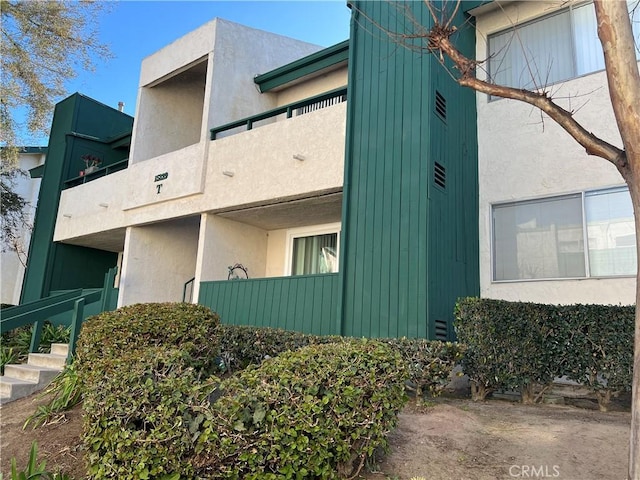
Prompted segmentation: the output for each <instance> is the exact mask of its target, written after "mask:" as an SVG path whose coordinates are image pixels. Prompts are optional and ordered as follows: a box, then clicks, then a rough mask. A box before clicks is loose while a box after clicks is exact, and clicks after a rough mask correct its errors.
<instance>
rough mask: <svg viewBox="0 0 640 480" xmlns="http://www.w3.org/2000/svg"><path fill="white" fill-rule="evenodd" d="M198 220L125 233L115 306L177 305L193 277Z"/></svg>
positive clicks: (136, 229)
mask: <svg viewBox="0 0 640 480" xmlns="http://www.w3.org/2000/svg"><path fill="white" fill-rule="evenodd" d="M197 220H199V219H196V221H194V219H185V220H174V221H171V222H164V223H157V224H154V225H147V226H143V227H131V228H128V229H127V234H126V240H125V245H124V253H123V259H122V272H121V275H120V293H119V298H118V306H119V307H121V306H124V305H131V304H134V303H143V302H178V301H181V300H182V293H183V287H184V284H185V282H187V281H188V280H190V279H191V278H193V277H194V276H195V270H196V253H197V248H198V234H199V221H197Z"/></svg>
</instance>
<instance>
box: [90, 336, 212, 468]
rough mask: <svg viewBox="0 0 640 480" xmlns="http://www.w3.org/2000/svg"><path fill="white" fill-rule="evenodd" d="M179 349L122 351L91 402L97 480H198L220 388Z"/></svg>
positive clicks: (92, 388) (96, 387) (92, 465)
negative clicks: (197, 444) (201, 437)
mask: <svg viewBox="0 0 640 480" xmlns="http://www.w3.org/2000/svg"><path fill="white" fill-rule="evenodd" d="M193 363H196V362H194V359H193V358H191V357H190V356H189V354H188V353H186V352H185V351H182V350H181V349H180V348H176V347H174V346H152V347H147V348H146V349H145V348H142V349H132V350H131V351H128V352H122V354H121V356H120V357H119V358H117V359H113V361H112V362H111V363H110V365H109V367H110V368H109V370H108V371H107V372H105V377H104V380H103V381H102V382H101V383H100V384H98V385H96V384H91V385H88V388H87V390H86V391H85V395H84V403H83V408H84V411H85V416H84V424H83V440H84V444H85V447H86V450H87V454H86V458H87V461H88V464H89V467H88V475H89V477H90V478H93V479H105V478H128V479H146V478H162V477H163V476H166V475H170V474H172V473H180V474H181V476H182V478H192V477H193V469H192V467H191V462H190V458H191V457H192V456H193V438H192V437H193V435H194V434H196V432H197V431H198V427H199V424H200V421H201V420H198V413H197V412H198V410H199V409H202V408H203V406H204V405H206V404H207V402H208V401H207V397H208V394H209V392H211V391H212V390H213V388H214V387H213V385H217V383H218V381H217V379H215V377H212V378H210V379H207V380H206V381H201V379H200V373H199V372H198V371H197V370H195V369H194V368H193V367H191V366H190V365H192V364H193Z"/></svg>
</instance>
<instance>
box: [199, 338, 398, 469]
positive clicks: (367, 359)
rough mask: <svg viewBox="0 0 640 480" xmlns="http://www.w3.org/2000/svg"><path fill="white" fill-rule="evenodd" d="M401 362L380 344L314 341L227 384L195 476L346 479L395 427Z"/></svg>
mask: <svg viewBox="0 0 640 480" xmlns="http://www.w3.org/2000/svg"><path fill="white" fill-rule="evenodd" d="M406 378H407V376H406V366H405V364H404V362H403V361H402V359H401V357H400V355H399V354H398V353H397V352H394V351H393V350H392V349H391V348H389V347H388V346H386V345H384V344H383V343H382V342H377V341H355V340H353V341H344V342H341V343H332V344H326V345H312V346H308V347H304V348H301V349H299V350H297V351H294V352H285V353H282V354H281V355H280V356H278V357H277V358H273V359H269V360H267V361H265V362H263V363H262V364H261V365H260V366H258V367H251V368H248V369H247V370H245V371H243V372H241V373H240V374H239V375H238V376H237V377H232V378H230V379H227V380H225V381H224V382H223V383H222V384H221V385H220V387H219V389H218V390H217V391H216V392H215V395H214V397H218V398H217V399H216V400H215V401H214V402H213V403H212V404H211V406H210V407H209V408H208V409H207V410H206V412H205V420H204V421H203V423H202V428H201V430H200V435H199V437H198V439H197V446H196V451H197V456H196V458H195V462H194V466H195V468H196V474H197V476H198V477H204V478H229V479H276V478H285V479H286V478H325V479H329V478H345V477H348V476H352V475H354V473H357V472H358V471H359V470H360V468H361V467H362V465H363V464H364V461H365V459H366V458H367V457H368V456H370V455H371V454H372V453H373V452H374V450H375V449H376V448H377V447H381V446H382V447H384V446H385V445H386V443H385V442H386V441H385V434H386V433H387V432H388V431H389V430H391V429H392V428H393V427H394V426H395V424H396V421H397V414H398V412H399V410H400V409H401V408H402V406H403V405H404V403H405V401H406V396H405V395H404V382H405V380H406Z"/></svg>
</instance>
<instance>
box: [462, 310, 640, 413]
mask: <svg viewBox="0 0 640 480" xmlns="http://www.w3.org/2000/svg"><path fill="white" fill-rule="evenodd" d="M634 314H635V307H620V306H618V307H616V306H610V305H565V306H556V305H545V304H536V303H523V302H508V301H502V300H491V299H478V298H465V299H461V300H459V301H458V304H457V305H456V331H457V334H458V339H459V340H460V341H461V342H462V343H464V344H465V345H466V346H467V350H466V352H465V356H464V358H463V361H462V365H463V370H464V372H465V373H466V374H467V375H468V376H469V378H470V380H471V381H472V394H473V397H474V399H483V398H484V397H485V395H486V394H488V393H489V392H490V391H491V390H493V389H498V388H501V389H520V390H521V392H522V398H523V402H531V401H534V400H535V399H536V398H539V397H540V394H541V393H543V392H544V388H545V386H547V385H549V384H550V382H552V381H553V379H554V378H558V377H563V376H567V377H569V378H571V379H574V380H576V381H578V382H580V383H582V384H585V385H588V386H590V387H591V388H593V389H594V390H595V391H596V393H597V395H598V399H599V404H600V407H601V409H606V403H607V402H608V399H609V398H610V396H611V394H612V393H613V392H617V391H626V390H629V389H630V388H631V381H632V365H633V332H634ZM536 385H541V386H542V389H541V392H540V393H539V394H538V397H535V395H534V387H535V386H536Z"/></svg>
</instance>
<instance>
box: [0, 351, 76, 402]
mask: <svg viewBox="0 0 640 480" xmlns="http://www.w3.org/2000/svg"><path fill="white" fill-rule="evenodd" d="M68 353H69V345H68V344H66V343H52V344H51V353H30V354H29V359H28V360H27V363H26V364H21V365H11V364H8V365H5V366H4V375H2V376H0V405H4V404H5V403H8V402H12V401H14V400H17V399H19V398H22V397H26V396H28V395H31V394H32V393H35V392H37V391H39V390H42V389H43V388H45V387H46V386H47V385H49V383H51V380H53V379H54V377H55V376H56V375H58V374H59V373H60V372H61V371H62V369H63V368H64V366H65V363H66V361H67V354H68Z"/></svg>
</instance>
